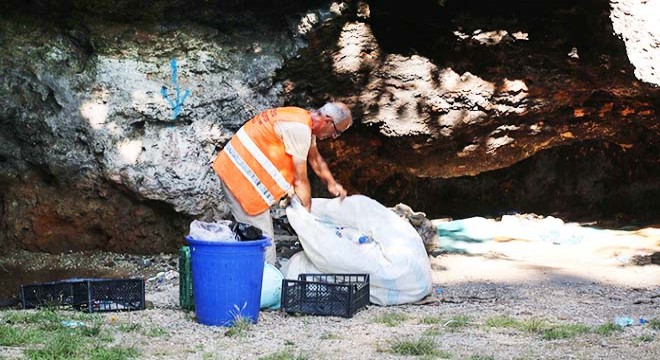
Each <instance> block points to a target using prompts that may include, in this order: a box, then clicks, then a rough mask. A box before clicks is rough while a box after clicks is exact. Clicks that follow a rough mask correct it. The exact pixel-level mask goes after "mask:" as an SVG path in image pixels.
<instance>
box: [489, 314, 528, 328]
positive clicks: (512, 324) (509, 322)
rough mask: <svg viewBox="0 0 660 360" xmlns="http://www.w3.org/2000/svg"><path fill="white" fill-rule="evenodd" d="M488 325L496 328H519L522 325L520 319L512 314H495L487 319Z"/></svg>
mask: <svg viewBox="0 0 660 360" xmlns="http://www.w3.org/2000/svg"><path fill="white" fill-rule="evenodd" d="M486 326H487V327H494V328H517V327H520V321H518V320H517V319H515V318H512V317H511V316H494V317H492V318H489V319H488V320H486Z"/></svg>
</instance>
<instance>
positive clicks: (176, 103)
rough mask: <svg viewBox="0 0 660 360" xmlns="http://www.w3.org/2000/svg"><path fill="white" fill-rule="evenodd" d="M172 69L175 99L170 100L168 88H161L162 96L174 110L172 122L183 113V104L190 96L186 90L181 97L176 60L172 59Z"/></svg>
mask: <svg viewBox="0 0 660 360" xmlns="http://www.w3.org/2000/svg"><path fill="white" fill-rule="evenodd" d="M170 67H171V69H172V71H171V76H172V86H173V87H174V90H175V93H174V99H170V96H169V93H168V89H167V86H163V87H161V88H160V94H161V95H163V97H164V98H165V100H167V102H168V103H169V104H170V107H171V108H172V120H176V118H177V116H179V114H180V113H181V108H182V106H183V103H184V102H185V101H186V98H187V97H188V95H190V90H186V91H184V92H183V95H181V88H180V87H179V82H178V80H177V74H176V71H177V70H176V68H177V65H176V59H172V60H171V61H170Z"/></svg>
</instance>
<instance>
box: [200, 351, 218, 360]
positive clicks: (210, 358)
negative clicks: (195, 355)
mask: <svg viewBox="0 0 660 360" xmlns="http://www.w3.org/2000/svg"><path fill="white" fill-rule="evenodd" d="M215 359H217V357H216V355H215V354H214V353H210V352H207V353H204V354H202V360H215Z"/></svg>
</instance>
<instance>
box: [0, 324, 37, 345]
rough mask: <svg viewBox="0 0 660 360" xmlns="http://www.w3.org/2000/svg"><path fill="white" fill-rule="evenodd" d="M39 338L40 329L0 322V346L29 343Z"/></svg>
mask: <svg viewBox="0 0 660 360" xmlns="http://www.w3.org/2000/svg"><path fill="white" fill-rule="evenodd" d="M40 338H41V332H40V331H37V330H33V329H27V328H15V327H12V326H9V325H2V324H0V346H15V345H24V344H30V343H33V342H36V341H38V340H39V339H40Z"/></svg>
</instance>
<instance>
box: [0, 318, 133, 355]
mask: <svg viewBox="0 0 660 360" xmlns="http://www.w3.org/2000/svg"><path fill="white" fill-rule="evenodd" d="M0 316H2V324H0V345H4V346H14V345H20V346H22V347H24V350H23V355H24V356H25V357H26V358H27V359H33V360H53V359H92V360H115V359H117V360H119V359H122V360H123V359H131V358H135V357H137V356H138V355H139V354H138V351H137V350H136V349H134V348H125V347H108V344H109V343H111V342H112V341H113V338H112V335H111V334H110V333H107V332H105V331H103V330H102V325H103V318H102V317H100V316H98V315H95V314H82V313H75V312H68V311H57V310H53V309H44V310H37V311H32V310H24V311H21V312H5V313H0ZM64 320H66V321H69V320H77V321H82V322H83V323H84V326H78V327H75V328H69V327H66V326H64V325H63V324H62V321H64Z"/></svg>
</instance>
